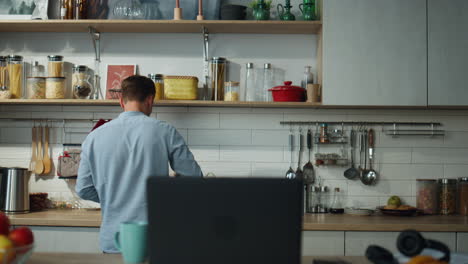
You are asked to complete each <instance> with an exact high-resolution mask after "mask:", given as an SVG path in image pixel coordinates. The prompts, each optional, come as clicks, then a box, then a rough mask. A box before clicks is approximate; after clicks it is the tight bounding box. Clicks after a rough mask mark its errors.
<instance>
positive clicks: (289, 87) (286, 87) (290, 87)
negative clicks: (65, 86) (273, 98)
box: [268, 81, 304, 91]
mask: <svg viewBox="0 0 468 264" xmlns="http://www.w3.org/2000/svg"><path fill="white" fill-rule="evenodd" d="M295 89H301V90H304V88H302V87H299V86H295V85H292V82H291V81H286V82H284V85H278V86H275V87H273V88H271V89H268V91H282V90H295Z"/></svg>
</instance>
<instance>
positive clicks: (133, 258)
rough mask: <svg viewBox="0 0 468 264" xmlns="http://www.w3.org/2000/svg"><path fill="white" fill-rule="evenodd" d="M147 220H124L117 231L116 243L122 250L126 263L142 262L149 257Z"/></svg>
mask: <svg viewBox="0 0 468 264" xmlns="http://www.w3.org/2000/svg"><path fill="white" fill-rule="evenodd" d="M147 229H148V223H145V222H124V223H121V224H120V231H119V232H117V233H115V237H114V244H115V246H116V247H117V249H118V250H119V251H120V252H122V256H123V259H124V262H125V263H142V262H144V261H146V259H147V257H148V250H147V236H146V233H147Z"/></svg>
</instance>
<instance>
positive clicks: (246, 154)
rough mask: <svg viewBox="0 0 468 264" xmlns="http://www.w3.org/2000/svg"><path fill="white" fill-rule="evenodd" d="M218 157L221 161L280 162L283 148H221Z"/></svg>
mask: <svg viewBox="0 0 468 264" xmlns="http://www.w3.org/2000/svg"><path fill="white" fill-rule="evenodd" d="M220 157H221V160H223V161H265V162H268V161H269V162H275V161H278V162H282V161H283V148H282V147H266V146H221V148H220Z"/></svg>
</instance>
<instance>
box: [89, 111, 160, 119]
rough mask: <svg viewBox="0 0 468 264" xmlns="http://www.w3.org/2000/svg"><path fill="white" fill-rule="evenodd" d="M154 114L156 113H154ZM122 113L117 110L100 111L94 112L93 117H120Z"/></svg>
mask: <svg viewBox="0 0 468 264" xmlns="http://www.w3.org/2000/svg"><path fill="white" fill-rule="evenodd" d="M153 114H154V113H153ZM119 115H120V113H116V112H108V113H106V112H100V113H94V114H93V119H106V120H107V119H116V118H117V117H119Z"/></svg>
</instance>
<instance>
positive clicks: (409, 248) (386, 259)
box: [366, 230, 450, 264]
mask: <svg viewBox="0 0 468 264" xmlns="http://www.w3.org/2000/svg"><path fill="white" fill-rule="evenodd" d="M397 248H398V250H399V251H400V252H401V254H403V255H405V256H407V257H414V256H416V255H419V254H420V253H421V252H422V251H423V249H425V248H431V249H435V250H438V251H440V252H442V253H444V257H442V258H441V259H440V260H441V261H445V262H450V249H449V248H448V247H447V246H446V245H445V244H444V243H441V242H439V241H435V240H430V239H425V238H424V237H423V236H422V235H421V233H419V232H418V231H415V230H406V231H403V232H401V233H400V235H399V236H398V239H397ZM366 257H367V259H369V260H370V261H371V262H372V263H376V264H396V263H398V261H396V260H395V258H394V257H393V254H392V253H391V252H390V251H388V250H387V249H385V248H383V247H379V246H376V245H371V246H369V247H368V248H367V250H366Z"/></svg>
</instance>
